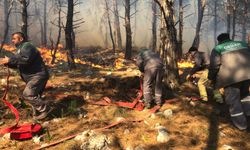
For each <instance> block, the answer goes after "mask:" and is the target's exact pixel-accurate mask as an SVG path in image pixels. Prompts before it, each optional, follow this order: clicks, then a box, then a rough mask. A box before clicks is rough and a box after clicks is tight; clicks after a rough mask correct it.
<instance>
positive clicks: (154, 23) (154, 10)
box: [151, 1, 157, 51]
mask: <svg viewBox="0 0 250 150" xmlns="http://www.w3.org/2000/svg"><path fill="white" fill-rule="evenodd" d="M156 45H157V4H156V3H155V1H152V41H151V48H152V50H153V51H156Z"/></svg>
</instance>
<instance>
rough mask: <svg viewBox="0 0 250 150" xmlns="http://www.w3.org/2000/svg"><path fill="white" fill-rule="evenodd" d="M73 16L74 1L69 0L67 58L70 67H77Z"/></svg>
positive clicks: (66, 34) (66, 36)
mask: <svg viewBox="0 0 250 150" xmlns="http://www.w3.org/2000/svg"><path fill="white" fill-rule="evenodd" d="M73 17H74V1H73V0H68V11H67V21H66V27H65V39H66V49H67V50H68V52H67V59H68V66H69V69H75V68H76V66H75V60H74V55H73V39H72V32H73Z"/></svg>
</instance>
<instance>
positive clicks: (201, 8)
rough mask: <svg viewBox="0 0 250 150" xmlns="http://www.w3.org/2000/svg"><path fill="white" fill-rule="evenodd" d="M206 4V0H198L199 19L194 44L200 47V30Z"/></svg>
mask: <svg viewBox="0 0 250 150" xmlns="http://www.w3.org/2000/svg"><path fill="white" fill-rule="evenodd" d="M205 6H206V0H198V21H197V24H196V30H195V37H194V41H193V44H192V46H193V47H197V48H199V45H200V30H201V24H202V20H203V16H204V10H205Z"/></svg>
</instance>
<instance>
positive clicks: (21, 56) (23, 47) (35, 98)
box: [0, 32, 51, 120]
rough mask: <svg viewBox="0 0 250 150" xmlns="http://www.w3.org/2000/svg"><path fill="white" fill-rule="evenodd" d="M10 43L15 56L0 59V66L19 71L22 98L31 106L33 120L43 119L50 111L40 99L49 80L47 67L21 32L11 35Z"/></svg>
mask: <svg viewBox="0 0 250 150" xmlns="http://www.w3.org/2000/svg"><path fill="white" fill-rule="evenodd" d="M12 43H13V44H14V45H15V46H16V48H17V51H16V54H15V55H13V56H11V57H6V56H5V57H4V58H2V59H0V64H1V65H6V66H8V67H10V68H15V69H18V70H19V72H20V76H21V78H22V80H23V81H24V82H25V83H26V86H25V89H24V91H23V96H22V97H23V98H24V99H25V100H27V101H28V102H29V103H30V104H31V106H32V108H33V111H34V112H33V115H34V116H33V117H34V119H37V120H41V119H44V118H46V117H47V115H48V113H49V112H50V111H51V108H50V107H49V106H48V105H47V104H46V103H45V101H43V100H42V98H41V96H42V94H43V91H44V89H45V86H46V83H47V81H48V79H49V73H48V70H47V67H46V66H45V63H44V62H43V59H42V57H41V55H40V53H39V51H38V50H37V49H36V47H35V46H33V45H32V44H31V43H30V42H28V41H27V40H26V37H25V36H24V34H23V33H22V32H16V33H13V34H12Z"/></svg>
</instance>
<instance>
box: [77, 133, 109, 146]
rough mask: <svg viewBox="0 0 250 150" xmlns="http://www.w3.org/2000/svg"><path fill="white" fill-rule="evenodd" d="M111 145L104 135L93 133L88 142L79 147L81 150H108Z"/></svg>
mask: <svg viewBox="0 0 250 150" xmlns="http://www.w3.org/2000/svg"><path fill="white" fill-rule="evenodd" d="M109 145H112V143H111V141H110V138H108V137H107V136H106V135H104V134H97V133H93V134H92V135H90V137H89V138H88V140H87V141H86V142H84V143H83V144H82V145H81V149H83V150H109V149H110V148H109Z"/></svg>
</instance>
